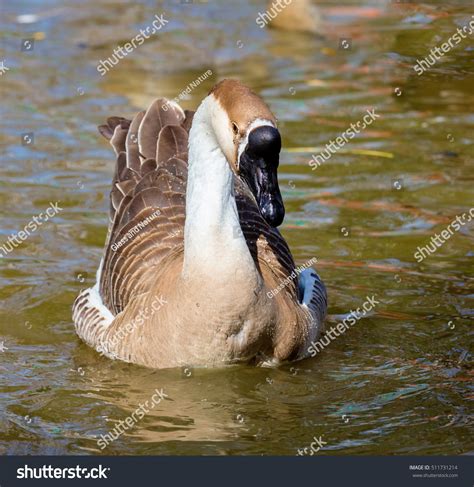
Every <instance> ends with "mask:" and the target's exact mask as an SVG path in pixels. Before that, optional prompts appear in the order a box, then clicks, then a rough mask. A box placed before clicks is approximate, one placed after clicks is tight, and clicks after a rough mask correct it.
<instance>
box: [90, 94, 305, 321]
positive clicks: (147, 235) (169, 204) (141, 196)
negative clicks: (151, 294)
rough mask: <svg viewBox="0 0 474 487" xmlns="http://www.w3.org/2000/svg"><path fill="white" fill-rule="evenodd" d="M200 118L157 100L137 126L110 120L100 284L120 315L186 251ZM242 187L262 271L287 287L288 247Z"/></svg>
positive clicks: (244, 219)
mask: <svg viewBox="0 0 474 487" xmlns="http://www.w3.org/2000/svg"><path fill="white" fill-rule="evenodd" d="M165 106H166V108H164V107H165ZM193 116H194V112H190V111H186V112H183V111H181V109H180V108H179V107H178V106H177V105H174V104H169V102H167V101H166V100H157V101H155V102H154V103H153V104H152V105H151V106H150V107H149V108H148V110H147V111H146V112H140V113H138V114H137V115H136V116H135V118H134V119H133V120H132V121H130V120H126V119H124V118H119V117H110V118H109V119H108V120H107V124H106V125H102V126H101V127H99V131H100V132H101V133H102V135H104V136H105V137H106V138H107V139H108V140H110V143H111V144H112V146H113V148H114V150H115V152H116V153H117V155H118V157H117V164H116V169H115V174H114V178H113V185H112V190H111V192H110V222H111V223H110V226H109V232H108V237H107V242H106V249H105V256H104V261H103V265H102V272H101V279H100V294H101V297H102V300H103V303H104V304H105V306H107V308H108V309H109V310H110V311H111V312H112V314H114V315H116V314H118V313H119V312H121V311H122V310H123V309H124V308H125V306H126V305H127V303H128V302H129V301H130V299H131V298H132V297H133V296H135V295H137V294H141V293H145V292H147V291H150V289H149V286H150V283H151V282H153V275H154V274H156V269H157V267H159V266H160V264H161V263H162V261H163V259H165V258H166V256H167V255H169V254H170V253H171V252H173V253H174V252H182V251H183V239H184V220H185V195H186V183H187V175H188V162H187V161H188V154H187V148H188V135H189V130H190V128H191V123H192V119H193ZM236 186H237V198H236V199H237V206H238V210H239V216H240V220H241V227H242V231H243V233H244V235H245V237H246V239H247V242H248V245H249V248H250V251H251V253H252V256H253V258H254V260H255V262H256V263H257V265H259V266H260V268H265V269H266V270H267V271H268V269H271V272H272V274H273V275H274V277H275V281H276V282H279V281H282V280H284V279H285V278H286V277H287V276H288V275H289V274H291V272H292V271H293V269H294V263H293V259H292V256H291V253H290V251H289V249H288V246H287V245H286V242H285V241H284V240H283V238H282V237H281V235H280V233H279V232H278V231H277V230H275V229H273V228H271V227H269V226H268V225H267V224H266V222H265V221H264V220H263V218H262V217H261V215H260V213H259V211H258V208H257V206H256V204H255V201H254V199H253V197H252V195H251V194H250V193H249V191H248V190H247V188H246V187H245V186H244V185H243V184H242V183H241V182H240V181H239V180H236ZM262 270H263V269H262ZM295 284H296V283H295V282H293V283H290V285H289V287H288V289H287V292H290V293H292V294H294V295H296V285H295Z"/></svg>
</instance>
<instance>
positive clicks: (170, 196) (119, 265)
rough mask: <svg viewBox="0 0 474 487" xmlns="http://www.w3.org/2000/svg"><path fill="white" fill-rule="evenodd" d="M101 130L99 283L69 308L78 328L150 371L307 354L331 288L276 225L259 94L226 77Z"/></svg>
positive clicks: (271, 143) (278, 206)
mask: <svg viewBox="0 0 474 487" xmlns="http://www.w3.org/2000/svg"><path fill="white" fill-rule="evenodd" d="M99 132H100V133H101V134H102V135H103V136H104V137H105V138H107V139H108V140H109V141H110V143H111V145H112V147H113V149H114V151H115V154H116V158H117V159H116V166H115V174H114V176H113V184H112V189H111V192H110V215H109V218H110V222H109V228H108V234H107V239H106V243H105V249H104V255H103V258H102V260H101V262H100V265H99V268H98V271H97V276H96V283H95V285H94V286H93V287H92V288H89V289H86V290H83V291H81V292H80V294H79V296H78V297H77V298H76V300H75V302H74V305H73V320H74V324H75V330H76V333H77V334H78V336H79V337H80V338H81V339H82V340H83V341H84V342H85V343H86V344H88V345H89V346H90V347H92V348H94V349H95V350H96V351H98V352H100V353H101V354H102V355H105V356H106V357H108V358H112V359H116V360H122V361H124V362H129V363H133V364H138V365H142V366H145V367H150V368H156V369H160V368H173V367H184V366H196V367H199V366H203V367H217V366H226V365H232V364H237V363H241V364H249V365H260V366H264V365H268V366H276V365H278V364H281V363H284V362H288V361H293V360H298V359H303V358H306V357H308V356H309V354H308V347H309V346H310V344H311V342H313V341H314V340H316V339H317V338H318V336H319V335H320V334H321V332H322V331H323V329H324V320H325V315H326V309H327V293H326V288H325V286H324V284H323V282H322V280H321V279H320V277H319V275H318V274H317V273H316V271H315V270H314V269H312V268H306V269H304V270H303V271H302V272H299V270H298V269H296V268H295V263H294V260H293V257H292V254H291V252H290V249H289V247H288V245H287V243H286V241H285V240H284V238H283V237H282V235H281V234H280V232H279V231H278V229H277V227H278V226H279V225H280V224H281V223H282V221H283V218H284V213H285V209H284V205H283V200H282V196H281V193H280V189H279V185H278V177H277V168H278V165H279V154H280V150H281V136H280V133H279V131H278V129H277V123H276V119H275V117H274V115H273V114H272V112H271V111H270V109H269V107H268V106H267V105H266V104H265V102H264V101H263V100H262V99H261V98H260V97H259V96H258V95H257V94H255V93H254V92H252V91H251V90H250V89H249V88H248V87H247V86H245V85H244V84H242V83H241V82H240V81H237V80H232V79H225V80H223V81H221V82H219V83H218V84H216V85H215V86H214V88H213V89H212V90H211V91H210V93H209V94H208V96H207V97H205V98H204V100H203V101H202V102H201V104H200V106H199V107H198V109H197V111H196V112H193V111H188V110H185V111H183V110H182V109H181V107H180V106H179V105H178V104H176V103H174V102H172V101H168V100H166V99H158V100H155V101H154V102H153V103H152V104H151V105H150V106H149V108H148V109H147V110H146V111H142V112H139V113H138V114H137V115H136V116H135V117H134V118H133V119H132V120H128V119H125V118H122V117H110V118H108V120H107V124H105V125H102V126H100V127H99Z"/></svg>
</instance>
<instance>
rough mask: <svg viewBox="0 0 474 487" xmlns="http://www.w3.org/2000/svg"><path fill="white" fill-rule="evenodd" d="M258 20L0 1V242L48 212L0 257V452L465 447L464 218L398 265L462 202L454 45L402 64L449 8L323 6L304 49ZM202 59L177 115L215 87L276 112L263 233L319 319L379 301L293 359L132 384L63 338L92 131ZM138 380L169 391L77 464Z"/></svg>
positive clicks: (122, 372) (468, 175)
mask: <svg viewBox="0 0 474 487" xmlns="http://www.w3.org/2000/svg"><path fill="white" fill-rule="evenodd" d="M336 3H337V4H338V6H336ZM265 8H266V7H265V5H264V2H261V1H239V2H230V1H229V2H223V1H212V0H210V1H209V2H208V3H207V4H200V3H197V2H195V4H194V5H182V4H180V3H179V2H165V3H163V2H155V1H142V2H133V3H132V2H126V1H118V0H116V1H113V0H110V1H102V2H92V1H89V0H86V1H82V2H73V1H66V2H59V1H58V0H49V1H42V2H35V1H33V0H24V1H21V0H20V1H17V2H8V1H6V0H3V1H2V7H1V16H2V20H1V34H0V36H1V37H0V38H1V51H0V61H3V66H6V67H7V68H8V70H7V71H4V72H3V74H2V75H1V76H0V90H1V91H0V94H1V100H2V102H1V105H0V106H1V123H2V130H1V134H0V154H1V163H0V218H1V224H0V245H4V244H5V242H7V239H8V237H9V236H10V235H11V234H15V233H17V232H19V231H20V230H21V229H23V227H24V226H25V225H26V224H27V223H28V222H29V221H30V220H31V219H32V217H33V216H35V215H38V214H39V213H40V212H43V211H45V210H46V208H47V207H48V206H49V204H50V202H56V201H58V202H60V203H59V204H60V207H61V208H62V211H60V212H59V213H58V214H57V215H56V216H55V217H54V218H52V219H50V221H48V222H47V223H45V224H44V225H42V226H41V227H40V228H38V230H37V231H36V232H34V233H33V234H32V235H31V237H29V238H28V239H27V240H26V241H24V242H23V243H22V244H21V245H20V246H18V247H17V248H15V249H13V251H12V252H9V253H8V255H5V256H3V257H2V258H0V347H1V349H0V454H79V455H87V454H95V453H98V454H114V455H124V454H134V455H161V454H167V455H169V454H173V455H174V454H179V455H189V454H198V455H202V454H205V455H207V454H217V455H228V454H231V455H248V454H251V455H271V454H277V455H295V454H296V453H297V449H298V448H303V447H305V446H309V444H310V443H311V442H312V441H313V438H314V437H320V436H322V438H323V440H324V441H325V442H326V445H325V446H324V448H323V449H322V450H321V451H320V452H319V453H318V454H319V455H325V454H356V455H359V454H366V455H367V454H370V455H374V454H397V455H400V454H462V453H468V452H471V451H472V450H474V448H473V446H474V441H473V438H474V436H473V434H472V433H473V429H472V411H473V410H472V400H473V398H474V393H473V387H472V385H473V380H472V379H473V373H472V356H471V352H472V324H473V318H474V312H473V308H474V272H473V270H474V267H473V257H474V245H473V242H474V225H473V224H472V223H466V224H465V225H463V226H462V227H461V228H460V229H459V231H455V232H454V234H453V235H452V236H450V238H449V239H448V240H447V241H446V242H445V243H444V244H443V245H442V246H441V247H440V248H438V249H437V250H436V252H435V253H433V254H432V255H428V256H427V257H426V258H425V259H424V260H423V261H422V262H421V263H419V262H417V259H416V258H415V256H414V253H415V252H416V250H417V248H418V246H424V245H427V244H429V243H430V239H431V237H432V236H434V235H435V234H436V233H438V234H439V233H440V232H441V231H442V230H443V229H445V228H446V227H447V226H448V225H449V224H450V222H451V221H452V220H454V219H455V218H456V216H458V215H462V214H463V213H465V212H468V211H469V209H470V208H471V207H474V191H473V187H474V176H473V167H474V158H473V155H474V150H473V145H472V144H473V138H474V116H473V113H474V112H473V108H474V69H473V66H474V64H473V59H474V41H473V36H472V35H471V36H468V37H467V38H466V39H463V40H462V42H461V43H459V45H457V46H455V47H454V48H453V49H451V50H450V51H449V53H447V54H445V55H444V56H443V58H442V59H440V60H439V61H438V62H437V63H436V64H435V65H434V66H433V67H432V68H431V69H429V70H428V71H427V72H425V73H423V74H422V75H421V76H418V75H417V74H416V73H415V71H414V70H413V67H412V66H413V65H414V63H415V62H416V60H417V59H421V58H424V57H425V56H427V55H428V54H429V51H430V49H431V48H432V47H434V46H437V45H440V44H441V43H442V42H444V41H445V40H446V39H448V38H449V37H450V36H452V34H453V33H454V32H455V31H456V29H457V28H458V27H460V26H463V25H466V23H467V22H469V20H470V19H472V14H473V13H474V12H473V9H472V5H470V2H455V1H453V2H443V3H442V4H441V3H431V4H423V3H416V4H405V3H402V4H401V5H396V4H395V2H392V3H390V2H386V3H385V2H382V1H379V2H373V3H369V2H367V3H356V2H353V3H346V4H340V3H339V2H334V4H326V5H324V6H323V7H322V12H323V14H324V15H325V17H324V21H323V25H322V30H323V32H322V34H323V36H313V35H310V34H299V33H295V32H285V31H281V30H276V29H267V28H265V29H260V28H259V27H258V26H257V25H256V22H255V19H256V16H257V14H258V12H259V11H260V12H263V11H264V9H265ZM161 13H165V17H166V18H168V19H169V23H168V24H167V25H166V26H165V27H164V28H163V29H162V30H161V31H160V32H159V33H157V34H156V35H155V36H153V37H152V38H150V39H148V40H146V42H144V43H143V45H141V46H139V47H137V49H135V50H134V52H133V53H131V54H129V55H128V56H127V57H126V58H125V59H123V60H122V61H121V62H120V63H119V64H118V65H116V66H115V67H114V68H113V69H111V70H110V71H109V72H108V73H107V74H106V75H105V76H100V74H99V73H98V72H97V70H96V66H97V64H98V62H99V61H100V60H101V59H102V60H103V59H106V58H107V57H108V56H110V55H111V54H112V52H113V49H114V48H115V47H116V46H118V45H123V44H125V43H126V42H128V41H129V40H130V39H131V38H133V37H134V36H135V35H136V34H137V33H138V32H139V30H140V28H143V27H144V26H147V25H150V24H151V22H153V19H154V15H155V14H158V15H159V14H161ZM341 39H345V40H348V39H349V40H350V42H349V48H348V49H344V48H343V47H342V44H341V42H342V41H341ZM25 40H26V41H25ZM32 40H34V44H33V43H32V42H31V41H32ZM22 47H23V50H22ZM209 69H210V70H211V71H212V75H211V76H210V77H209V78H208V79H206V80H205V81H204V82H203V83H202V84H201V85H199V86H198V87H197V88H196V89H194V90H192V91H191V93H190V95H189V97H188V99H185V100H183V101H182V105H183V106H184V107H185V108H195V107H196V106H197V104H198V103H199V102H200V100H201V99H202V98H203V97H204V96H205V95H206V94H207V92H208V91H209V90H210V88H211V87H212V86H213V84H214V83H215V82H216V81H217V80H220V79H222V78H225V77H238V78H239V79H241V80H243V81H244V82H245V83H247V84H248V85H249V86H251V87H252V88H253V89H254V90H255V91H257V92H258V93H260V94H261V95H262V96H263V97H264V98H265V100H266V101H267V102H268V103H269V104H270V106H271V107H272V109H273V111H274V112H275V114H276V116H277V117H278V120H279V128H280V131H281V133H282V136H283V142H284V150H283V153H282V158H281V166H280V184H281V189H282V193H283V197H284V200H285V204H286V210H287V216H286V219H285V222H284V224H283V226H282V227H281V228H282V232H283V234H284V236H285V237H286V239H287V240H288V242H289V244H290V247H291V249H292V251H293V254H294V256H295V259H296V261H297V263H298V264H304V263H305V262H307V261H309V260H310V259H312V258H317V259H318V263H317V266H316V267H317V269H318V271H319V273H320V274H321V276H322V278H323V279H324V281H325V283H326V285H327V288H328V293H329V301H330V305H329V317H328V324H329V326H331V325H335V324H336V323H338V322H339V321H340V320H341V319H343V318H344V317H345V316H347V314H348V313H350V311H351V310H354V309H356V308H357V307H359V306H361V305H362V303H363V302H364V301H365V299H366V296H369V297H370V296H373V295H374V296H376V299H377V300H378V301H380V303H379V304H378V305H377V306H376V307H375V308H374V309H373V311H372V312H371V313H370V314H369V315H367V316H365V317H364V318H362V319H360V320H359V321H358V322H357V324H356V325H354V326H353V327H351V329H350V330H348V331H347V332H346V333H345V334H344V335H343V336H341V337H339V338H337V339H336V340H333V341H332V342H331V344H330V345H329V346H328V347H327V348H326V350H324V351H323V352H321V353H319V354H318V355H317V356H316V357H315V358H314V359H310V360H305V361H302V362H298V363H294V364H289V365H286V366H282V367H279V368H277V369H264V368H253V367H249V366H239V367H230V368H222V369H211V370H208V369H194V370H193V369H189V370H181V369H170V370H156V371H154V370H148V369H144V368H140V367H137V366H133V365H129V364H125V363H120V362H114V361H110V360H108V359H105V358H102V357H100V356H99V354H97V353H96V352H94V351H93V350H91V349H90V348H88V347H87V346H86V345H84V344H83V343H82V342H81V341H80V340H79V339H78V338H77V336H76V335H75V332H74V328H73V324H72V319H71V306H72V303H73V300H74V298H75V296H76V295H77V294H78V293H79V291H80V289H83V288H85V287H86V286H87V287H88V286H90V285H91V284H93V282H94V276H95V271H96V269H97V266H98V263H99V260H100V257H101V253H102V248H103V243H104V239H105V236H106V226H107V210H108V191H109V188H110V183H111V177H112V174H113V168H114V157H113V156H112V151H111V148H110V147H109V146H108V144H107V142H106V141H105V140H104V139H103V138H102V137H100V135H99V134H98V132H97V130H96V126H97V125H98V124H100V123H103V120H104V119H105V118H106V117H107V116H109V115H112V114H113V115H122V116H131V115H132V114H133V113H135V112H136V111H137V110H140V109H142V108H143V107H145V106H146V105H147V104H148V103H149V102H150V101H151V100H152V99H154V98H156V97H161V96H166V97H169V98H174V97H176V96H178V95H179V93H180V92H181V91H182V90H183V89H184V88H185V87H186V86H187V85H188V84H189V83H190V82H192V81H193V80H195V79H196V78H198V77H199V76H200V75H202V74H203V73H205V72H206V71H207V70H209ZM367 109H375V110H376V113H377V114H379V115H380V117H379V118H377V119H376V120H375V121H374V122H373V123H372V124H371V125H370V126H369V127H367V128H366V129H365V130H363V131H361V133H360V134H359V135H357V136H356V137H355V138H353V139H352V140H350V141H349V142H348V143H347V144H345V145H344V147H343V148H342V149H340V150H339V151H337V153H336V154H334V155H332V157H331V158H330V159H329V160H328V161H325V162H324V163H323V164H321V166H320V167H318V168H316V169H315V170H312V169H311V167H310V166H309V164H308V162H309V161H310V159H311V155H312V154H318V153H319V152H320V151H321V150H323V149H324V146H325V145H326V144H327V143H328V142H330V141H331V140H332V139H335V138H336V137H338V136H340V135H341V134H342V133H343V132H344V131H345V130H346V129H347V128H348V127H349V126H350V124H351V123H356V122H357V121H358V120H360V119H361V117H362V116H363V115H364V114H365V113H366V110H367ZM22 134H33V137H31V135H30V140H32V143H27V142H28V140H27V139H25V136H24V135H22ZM33 138H34V140H33ZM0 253H1V252H0ZM156 389H163V390H164V391H165V393H166V394H167V395H168V396H169V397H168V398H167V399H166V400H163V401H161V402H160V403H159V404H158V405H157V406H156V407H155V408H154V409H153V410H152V411H150V413H149V414H147V415H146V416H145V417H144V418H143V419H141V420H140V421H139V422H138V423H137V424H136V425H135V426H134V427H133V428H131V429H130V430H129V431H127V432H126V433H125V434H123V435H122V436H120V438H118V439H117V440H116V441H114V442H113V443H112V444H111V445H109V446H108V447H107V448H106V449H105V450H103V451H101V450H100V448H99V447H98V445H97V439H98V438H99V437H100V435H103V434H106V433H108V432H109V431H111V430H112V429H113V428H114V426H115V425H116V424H117V422H118V421H119V420H124V419H125V418H126V417H127V416H129V415H130V414H131V413H132V412H133V411H135V409H136V408H137V407H139V404H140V403H143V402H144V401H146V400H150V398H151V396H152V395H153V393H154V391H155V390H156Z"/></svg>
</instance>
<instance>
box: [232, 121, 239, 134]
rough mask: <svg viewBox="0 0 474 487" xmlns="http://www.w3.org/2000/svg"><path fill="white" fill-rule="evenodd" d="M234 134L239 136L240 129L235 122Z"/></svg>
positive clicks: (233, 126) (233, 124) (233, 125)
mask: <svg viewBox="0 0 474 487" xmlns="http://www.w3.org/2000/svg"><path fill="white" fill-rule="evenodd" d="M232 132H234V135H237V134H238V133H239V127H238V126H237V124H236V123H235V122H232Z"/></svg>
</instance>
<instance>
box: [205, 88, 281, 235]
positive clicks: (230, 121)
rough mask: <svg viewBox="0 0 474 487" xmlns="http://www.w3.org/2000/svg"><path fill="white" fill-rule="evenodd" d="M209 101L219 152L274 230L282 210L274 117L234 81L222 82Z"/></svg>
mask: <svg viewBox="0 0 474 487" xmlns="http://www.w3.org/2000/svg"><path fill="white" fill-rule="evenodd" d="M209 97H210V98H211V99H212V111H211V120H212V126H213V130H214V132H215V134H216V138H217V142H218V143H219V145H220V147H221V149H222V152H223V153H224V155H225V157H226V159H227V161H228V163H229V165H230V167H231V169H232V171H233V172H234V174H235V175H236V176H238V177H240V178H241V180H242V181H244V183H245V184H246V185H247V186H248V188H249V189H250V191H251V192H252V194H253V196H254V197H255V201H256V202H257V205H258V208H259V210H260V213H261V215H262V217H263V218H264V219H265V221H266V222H267V223H268V224H269V225H271V226H272V227H277V226H278V225H280V224H281V223H282V221H283V218H284V216H285V207H284V205H283V199H282V197H281V193H280V188H279V186H278V175H277V170H278V165H279V158H280V150H281V137H280V132H279V131H278V129H277V128H276V119H275V117H274V115H273V114H272V112H271V111H270V109H269V108H268V106H267V105H266V104H265V102H264V101H263V100H262V99H261V98H260V97H259V96H258V95H256V94H255V93H253V92H252V91H251V90H250V89H249V88H247V87H246V86H244V85H243V84H242V83H240V82H239V81H237V80H230V79H226V80H224V81H221V82H220V83H218V84H217V85H216V86H215V87H214V88H213V90H212V91H211V92H210V94H209Z"/></svg>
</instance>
